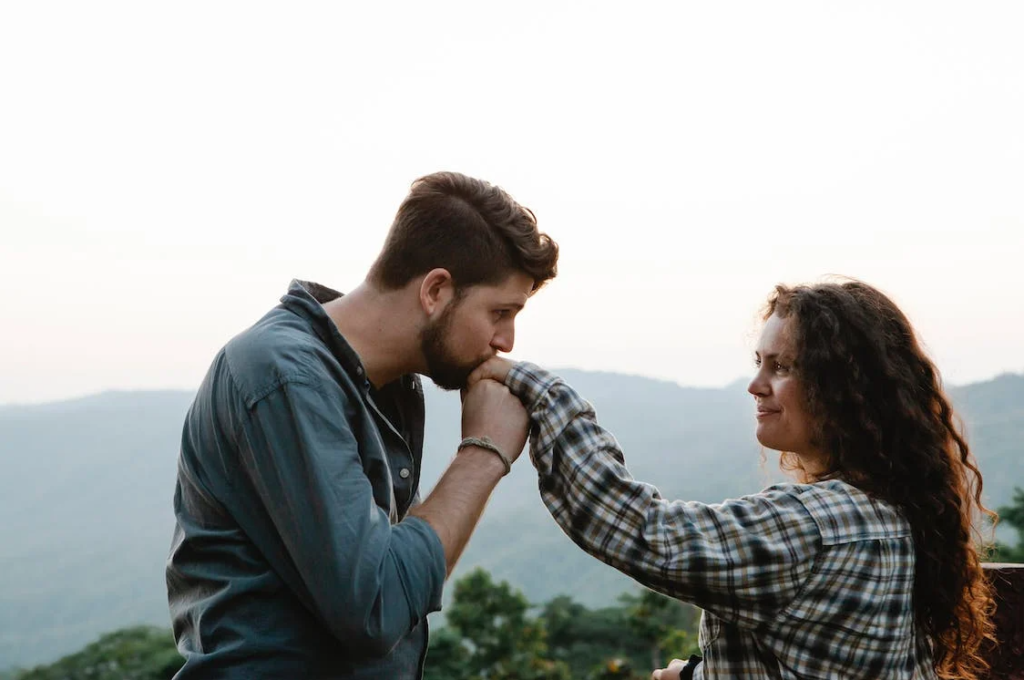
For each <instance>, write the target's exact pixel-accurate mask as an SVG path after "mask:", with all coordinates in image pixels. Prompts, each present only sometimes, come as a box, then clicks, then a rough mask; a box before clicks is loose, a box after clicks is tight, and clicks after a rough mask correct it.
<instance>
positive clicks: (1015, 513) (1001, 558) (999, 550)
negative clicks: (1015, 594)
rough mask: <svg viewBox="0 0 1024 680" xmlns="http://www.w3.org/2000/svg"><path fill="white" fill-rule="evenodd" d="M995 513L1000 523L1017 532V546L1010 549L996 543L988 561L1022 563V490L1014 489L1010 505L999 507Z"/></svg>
mask: <svg viewBox="0 0 1024 680" xmlns="http://www.w3.org/2000/svg"><path fill="white" fill-rule="evenodd" d="M996 512H998V514H999V521H1000V523H1005V524H1008V525H1010V526H1011V527H1013V528H1014V529H1015V530H1016V531H1017V545H1015V546H1013V547H1010V546H1008V545H1006V544H1004V543H996V544H995V546H994V548H993V551H992V555H991V557H990V559H991V560H992V561H993V562H1017V563H1022V562H1024V489H1021V488H1020V487H1019V486H1018V487H1014V489H1013V502H1012V504H1011V505H1001V506H999V508H998V509H997V511H996Z"/></svg>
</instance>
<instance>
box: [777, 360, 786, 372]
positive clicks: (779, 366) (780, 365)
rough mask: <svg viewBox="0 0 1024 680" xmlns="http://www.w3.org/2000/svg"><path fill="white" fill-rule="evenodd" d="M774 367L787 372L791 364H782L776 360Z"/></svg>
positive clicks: (778, 370)
mask: <svg viewBox="0 0 1024 680" xmlns="http://www.w3.org/2000/svg"><path fill="white" fill-rule="evenodd" d="M774 368H775V370H776V371H777V372H779V373H785V372H786V371H788V370H789V366H786V365H785V364H780V363H779V362H778V361H776V362H775V367H774Z"/></svg>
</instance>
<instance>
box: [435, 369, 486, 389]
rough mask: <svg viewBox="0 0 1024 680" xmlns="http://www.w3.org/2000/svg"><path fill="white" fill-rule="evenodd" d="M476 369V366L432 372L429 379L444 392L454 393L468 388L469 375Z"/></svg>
mask: <svg viewBox="0 0 1024 680" xmlns="http://www.w3.org/2000/svg"><path fill="white" fill-rule="evenodd" d="M475 368H476V366H473V367H472V368H460V369H457V370H449V371H432V372H431V373H430V374H429V375H428V376H427V377H428V378H430V380H431V381H433V383H434V384H435V385H437V386H438V387H440V388H441V389H442V390H445V391H446V392H454V391H455V390H461V389H462V388H463V387H465V386H466V382H467V381H469V374H470V373H472V372H473V370H474V369H475Z"/></svg>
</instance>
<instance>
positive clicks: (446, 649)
mask: <svg viewBox="0 0 1024 680" xmlns="http://www.w3.org/2000/svg"><path fill="white" fill-rule="evenodd" d="M529 609H530V603H529V601H528V600H527V599H526V597H525V596H524V595H523V594H522V593H521V592H519V591H518V590H513V589H512V587H511V586H509V584H508V583H507V582H505V581H502V582H501V583H494V581H493V580H492V579H491V576H490V574H488V573H487V572H486V571H484V570H482V569H477V570H474V571H472V572H470V573H469V574H467V575H466V576H464V577H463V578H461V579H459V580H458V581H456V582H455V595H454V598H453V600H452V604H451V606H450V607H449V609H448V628H447V629H445V630H443V631H442V632H441V633H440V634H438V635H437V636H436V637H434V639H433V640H432V642H431V645H430V650H429V653H428V657H427V659H428V660H427V673H426V675H427V678H429V679H431V680H433V679H437V680H441V679H442V678H444V679H446V680H476V679H477V678H487V679H488V680H506V679H507V680H570V679H571V677H572V676H571V675H570V673H569V667H568V666H567V665H566V664H565V663H562V662H560V661H554V660H552V659H550V658H549V657H548V646H547V641H546V634H545V630H544V622H543V620H540V619H535V618H531V617H529V616H528V615H527V612H528V611H529Z"/></svg>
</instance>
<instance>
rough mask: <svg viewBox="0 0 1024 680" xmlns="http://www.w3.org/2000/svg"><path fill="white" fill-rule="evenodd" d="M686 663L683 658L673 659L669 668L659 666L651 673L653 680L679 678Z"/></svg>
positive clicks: (675, 679)
mask: <svg viewBox="0 0 1024 680" xmlns="http://www.w3.org/2000/svg"><path fill="white" fill-rule="evenodd" d="M685 665H686V662H685V661H683V660H682V659H672V663H670V664H669V665H668V668H659V669H658V670H656V671H654V672H653V673H651V680H679V675H680V673H681V672H682V670H683V666H685Z"/></svg>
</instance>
